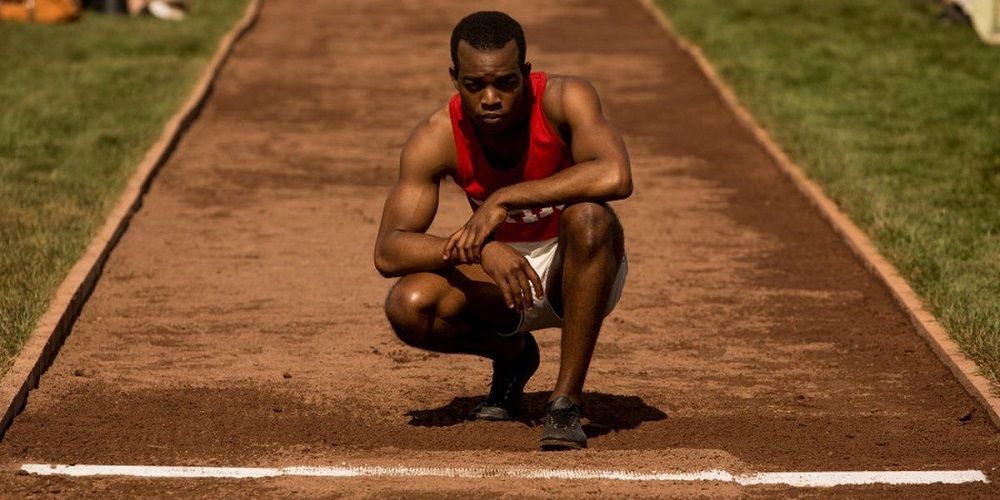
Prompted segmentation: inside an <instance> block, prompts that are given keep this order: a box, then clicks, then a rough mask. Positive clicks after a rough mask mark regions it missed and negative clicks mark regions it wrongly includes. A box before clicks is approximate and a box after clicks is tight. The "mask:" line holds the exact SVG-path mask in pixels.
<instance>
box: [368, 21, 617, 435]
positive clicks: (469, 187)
mask: <svg viewBox="0 0 1000 500" xmlns="http://www.w3.org/2000/svg"><path fill="white" fill-rule="evenodd" d="M451 58H452V68H451V69H450V70H449V73H450V75H451V80H452V83H453V84H454V86H455V89H456V90H457V91H458V93H457V95H455V96H454V97H453V98H452V99H451V101H450V102H449V103H448V105H446V106H444V107H442V108H441V109H439V110H437V111H436V112H434V113H433V114H432V115H431V116H430V117H428V118H427V119H426V120H424V121H422V122H421V123H420V124H419V125H417V127H416V129H415V130H414V131H413V133H412V134H411V135H410V137H409V139H408V140H407V142H406V145H405V146H404V147H403V151H402V154H401V157H400V169H399V180H398V182H397V183H396V185H395V187H394V188H393V190H392V192H391V193H390V194H389V197H388V199H387V200H386V203H385V208H384V211H383V214H382V223H381V227H380V228H379V234H378V238H377V241H376V243H375V266H376V267H377V268H378V270H379V272H381V273H382V275H384V276H386V277H395V276H401V277H402V279H400V280H399V281H398V282H397V283H396V284H395V285H394V286H393V287H392V289H391V290H390V292H389V296H388V298H387V300H386V304H385V311H386V315H387V316H388V318H389V322H390V323H391V325H392V327H393V330H394V331H395V332H396V334H397V335H398V336H399V338H400V339H401V340H403V341H404V342H405V343H407V344H409V345H412V346H415V347H420V348H423V349H429V350H432V351H437V352H446V353H466V354H475V355H479V356H483V357H486V358H489V359H491V360H493V383H492V386H491V389H490V393H489V395H488V396H487V397H486V400H485V401H483V402H482V403H481V404H480V405H479V406H477V407H476V409H475V410H474V411H473V413H472V415H471V417H472V418H476V419H483V420H510V419H512V418H514V417H515V416H516V414H517V411H518V409H519V408H518V406H519V403H520V400H521V396H522V394H523V391H524V386H525V384H526V383H527V382H528V379H529V378H531V376H532V375H533V374H534V373H535V370H536V369H537V368H538V364H539V354H538V345H537V343H536V342H535V339H534V337H533V336H532V334H531V333H530V331H531V330H536V329H540V328H548V327H556V326H560V327H562V341H561V359H560V364H559V376H558V379H557V382H556V386H555V388H554V389H553V391H552V395H551V397H550V399H549V402H548V404H547V405H546V410H545V412H546V416H545V428H544V430H543V432H542V437H541V446H542V448H543V449H572V448H583V447H585V446H586V443H587V437H586V435H585V434H584V432H583V428H582V427H581V425H580V413H581V408H580V403H581V397H582V394H583V383H584V378H585V377H586V374H587V369H588V368H589V366H590V359H591V355H592V354H593V352H594V346H595V344H596V342H597V335H598V332H599V331H600V329H601V323H602V322H603V320H604V316H605V315H607V314H608V313H609V312H610V311H611V309H612V308H613V307H614V305H615V304H616V303H617V301H618V298H619V297H620V295H621V289H622V286H623V285H624V281H625V275H626V273H627V265H626V262H625V250H624V242H623V235H622V228H621V225H620V224H619V222H618V219H617V217H616V216H615V213H614V212H613V211H612V210H611V208H610V207H609V206H608V205H607V203H606V202H608V201H610V200H616V199H622V198H626V197H628V196H629V195H630V194H631V192H632V177H631V170H630V166H629V159H628V153H627V152H626V150H625V144H624V143H623V141H622V139H621V137H620V136H619V135H618V133H617V132H615V130H614V129H613V128H612V127H611V125H610V124H609V123H608V121H607V120H606V119H605V117H604V115H603V113H602V111H601V104H600V100H599V98H598V95H597V92H596V91H595V90H594V88H593V87H592V86H591V85H590V84H589V83H588V82H587V81H585V80H582V79H580V78H573V77H567V76H555V75H551V76H548V75H545V74H544V73H532V72H531V65H530V64H529V63H527V62H525V41H524V34H523V32H522V30H521V26H520V25H519V24H518V23H517V22H516V21H515V20H513V19H512V18H510V17H509V16H507V15H506V14H503V13H500V12H477V13H475V14H472V15H469V16H468V17H466V18H464V19H462V20H461V21H460V22H459V23H458V25H457V26H456V27H455V30H454V32H453V33H452V38H451ZM444 177H452V178H453V179H454V180H455V181H456V182H457V183H458V184H459V185H460V186H461V187H462V188H463V189H464V190H465V192H466V194H467V195H468V198H469V202H470V205H471V206H472V208H473V215H472V216H471V218H470V219H469V221H468V222H467V223H466V224H465V225H464V226H462V227H461V228H459V229H458V230H457V231H455V232H454V234H452V235H451V236H450V237H449V238H440V237H437V236H432V235H428V234H425V231H426V230H427V228H428V227H429V226H430V225H431V222H432V221H433V219H434V216H435V213H436V212H437V206H438V186H439V183H440V181H441V179H443V178H444Z"/></svg>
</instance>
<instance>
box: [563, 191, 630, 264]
mask: <svg viewBox="0 0 1000 500" xmlns="http://www.w3.org/2000/svg"><path fill="white" fill-rule="evenodd" d="M560 221H561V225H562V229H561V233H562V236H563V238H564V241H565V243H566V245H569V246H572V247H574V248H577V249H579V250H581V251H583V252H584V253H585V254H588V255H590V254H594V253H597V252H600V251H603V250H609V249H613V248H614V247H615V246H616V240H617V239H620V233H621V227H620V226H619V224H618V220H617V218H616V217H615V214H614V212H612V211H611V208H610V207H608V206H607V205H605V204H603V203H591V202H584V203H575V204H573V205H569V206H567V207H566V208H565V209H564V210H563V213H562V217H561V219H560Z"/></svg>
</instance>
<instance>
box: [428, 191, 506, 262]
mask: <svg viewBox="0 0 1000 500" xmlns="http://www.w3.org/2000/svg"><path fill="white" fill-rule="evenodd" d="M506 219H507V209H506V208H504V207H503V206H501V205H500V204H499V203H496V202H495V201H492V200H489V199H487V200H486V202H485V203H483V204H482V205H481V206H480V207H479V208H478V209H477V210H476V211H475V212H474V213H473V214H472V217H470V218H469V222H466V223H465V225H464V226H462V227H461V228H459V229H458V231H455V233H454V234H452V235H451V237H450V238H448V242H447V243H445V245H444V251H443V253H444V255H443V256H442V257H443V258H444V260H447V261H448V262H451V263H453V264H478V263H479V262H480V261H481V260H482V253H483V244H484V243H486V239H487V238H489V237H490V236H491V235H492V234H493V233H494V232H496V230H497V229H499V228H500V226H501V225H502V224H503V222H504V220H506Z"/></svg>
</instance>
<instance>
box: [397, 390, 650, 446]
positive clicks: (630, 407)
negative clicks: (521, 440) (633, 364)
mask: <svg viewBox="0 0 1000 500" xmlns="http://www.w3.org/2000/svg"><path fill="white" fill-rule="evenodd" d="M548 397H549V393H548V392H531V393H526V394H525V395H524V401H523V402H522V403H521V414H520V415H519V416H518V418H517V421H519V422H522V423H524V424H527V425H531V426H534V425H538V424H540V423H541V421H542V418H543V417H544V415H543V413H544V411H545V403H546V402H547V400H548ZM482 400H483V396H472V397H470V396H463V397H457V398H455V399H452V400H451V402H450V403H448V404H446V405H444V406H441V407H438V408H432V409H429V410H413V411H410V412H407V414H406V416H408V417H410V421H409V424H410V425H413V426H416V427H447V426H451V425H456V424H459V423H462V422H467V421H469V418H468V415H469V412H471V411H472V409H473V408H474V407H475V406H476V405H477V404H479V402H480V401H482ZM583 410H584V411H583V416H584V418H583V421H584V425H583V429H584V431H585V432H586V433H587V436H589V437H597V436H601V435H604V434H607V433H609V432H611V431H620V430H624V429H635V428H636V427H638V426H639V424H641V423H643V422H652V421H656V420H663V419H665V418H667V414H666V413H663V412H662V411H660V410H659V409H657V408H654V407H652V406H649V405H647V404H646V403H645V402H644V401H643V400H642V398H640V397H639V396H619V395H616V394H604V393H601V392H587V393H584V395H583Z"/></svg>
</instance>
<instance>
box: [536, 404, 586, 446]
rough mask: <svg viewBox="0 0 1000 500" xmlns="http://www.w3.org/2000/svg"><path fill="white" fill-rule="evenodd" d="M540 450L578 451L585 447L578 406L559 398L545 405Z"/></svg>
mask: <svg viewBox="0 0 1000 500" xmlns="http://www.w3.org/2000/svg"><path fill="white" fill-rule="evenodd" d="M540 444H541V446H542V450H545V451H552V450H579V449H581V448H586V447H587V435H586V434H584V432H583V426H582V425H580V405H578V404H576V403H574V402H572V401H570V399H569V398H567V397H566V396H559V397H558V398H556V399H555V400H553V401H549V404H547V405H545V429H544V430H543V431H542V439H541V442H540Z"/></svg>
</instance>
